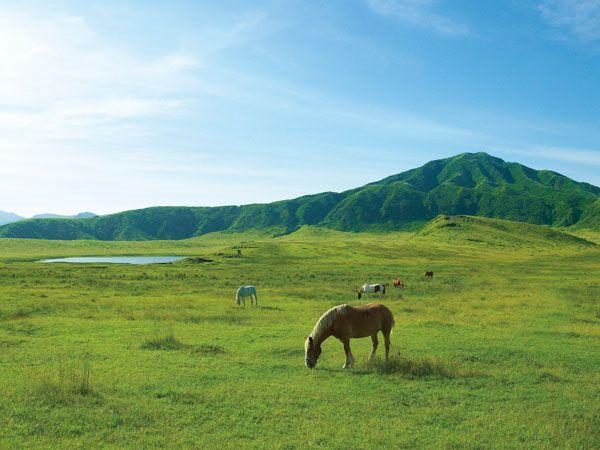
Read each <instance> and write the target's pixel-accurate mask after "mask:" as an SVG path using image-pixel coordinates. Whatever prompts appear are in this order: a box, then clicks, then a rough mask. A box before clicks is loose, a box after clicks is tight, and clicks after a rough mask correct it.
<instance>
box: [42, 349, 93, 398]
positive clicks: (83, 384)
mask: <svg viewBox="0 0 600 450" xmlns="http://www.w3.org/2000/svg"><path fill="white" fill-rule="evenodd" d="M32 378H33V382H32V394H33V397H34V398H36V399H37V400H41V401H43V402H46V403H49V404H50V405H70V404H73V403H76V402H78V401H81V400H83V399H84V398H85V397H90V396H95V395H96V392H95V391H94V389H93V388H92V382H91V365H90V363H89V361H88V360H87V359H83V360H81V361H79V362H77V363H73V364H64V363H62V362H61V364H60V365H59V367H58V370H56V371H48V372H42V373H39V374H34V375H33V377H32Z"/></svg>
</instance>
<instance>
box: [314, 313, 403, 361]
mask: <svg viewBox="0 0 600 450" xmlns="http://www.w3.org/2000/svg"><path fill="white" fill-rule="evenodd" d="M393 326H394V315H393V314H392V312H391V311H390V310H389V309H388V308H386V307H385V306H383V305H381V304H379V303H369V304H367V305H365V306H359V307H357V308H355V307H353V306H349V305H340V306H335V307H333V308H331V309H330V310H329V311H327V312H326V313H325V314H323V315H322V316H321V318H320V319H319V320H318V321H317V324H316V325H315V327H314V328H313V330H312V333H310V336H308V337H307V338H306V342H305V344H304V350H305V362H306V367H308V368H309V369H312V368H314V367H315V366H316V365H317V361H318V360H319V356H321V344H322V343H323V341H324V340H325V339H327V338H328V337H329V336H334V337H336V338H338V339H339V340H340V341H342V343H343V344H344V351H345V352H346V363H345V364H344V366H343V369H348V368H349V367H351V366H352V364H354V357H353V356H352V352H351V351H350V339H351V338H364V337H367V336H371V340H372V341H373V349H372V350H371V354H370V355H369V360H371V359H373V357H374V356H375V351H376V350H377V345H378V344H379V341H378V340H377V333H379V332H380V331H381V333H382V334H383V339H384V343H385V362H386V364H387V362H388V356H389V353H390V333H391V332H392V327H393Z"/></svg>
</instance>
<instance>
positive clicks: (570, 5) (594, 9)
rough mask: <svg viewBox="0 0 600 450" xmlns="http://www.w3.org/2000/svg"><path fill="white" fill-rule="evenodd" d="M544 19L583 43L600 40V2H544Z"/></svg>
mask: <svg viewBox="0 0 600 450" xmlns="http://www.w3.org/2000/svg"><path fill="white" fill-rule="evenodd" d="M539 9H540V11H541V13H542V17H543V18H544V19H545V20H546V21H547V22H548V23H549V24H550V25H552V26H553V27H555V28H558V29H564V30H566V31H567V33H569V34H570V35H573V36H575V37H577V38H578V39H580V40H582V41H583V42H593V41H598V40H600V0H544V1H542V3H541V4H540V5H539Z"/></svg>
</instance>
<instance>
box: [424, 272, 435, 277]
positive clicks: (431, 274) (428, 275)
mask: <svg viewBox="0 0 600 450" xmlns="http://www.w3.org/2000/svg"><path fill="white" fill-rule="evenodd" d="M425 278H433V271H431V270H430V271H429V272H425Z"/></svg>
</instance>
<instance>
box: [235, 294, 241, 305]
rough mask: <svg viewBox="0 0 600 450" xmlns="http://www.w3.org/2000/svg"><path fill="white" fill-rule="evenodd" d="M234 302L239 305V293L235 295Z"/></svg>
mask: <svg viewBox="0 0 600 450" xmlns="http://www.w3.org/2000/svg"><path fill="white" fill-rule="evenodd" d="M235 304H236V305H238V306H240V297H239V295H236V296H235Z"/></svg>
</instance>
